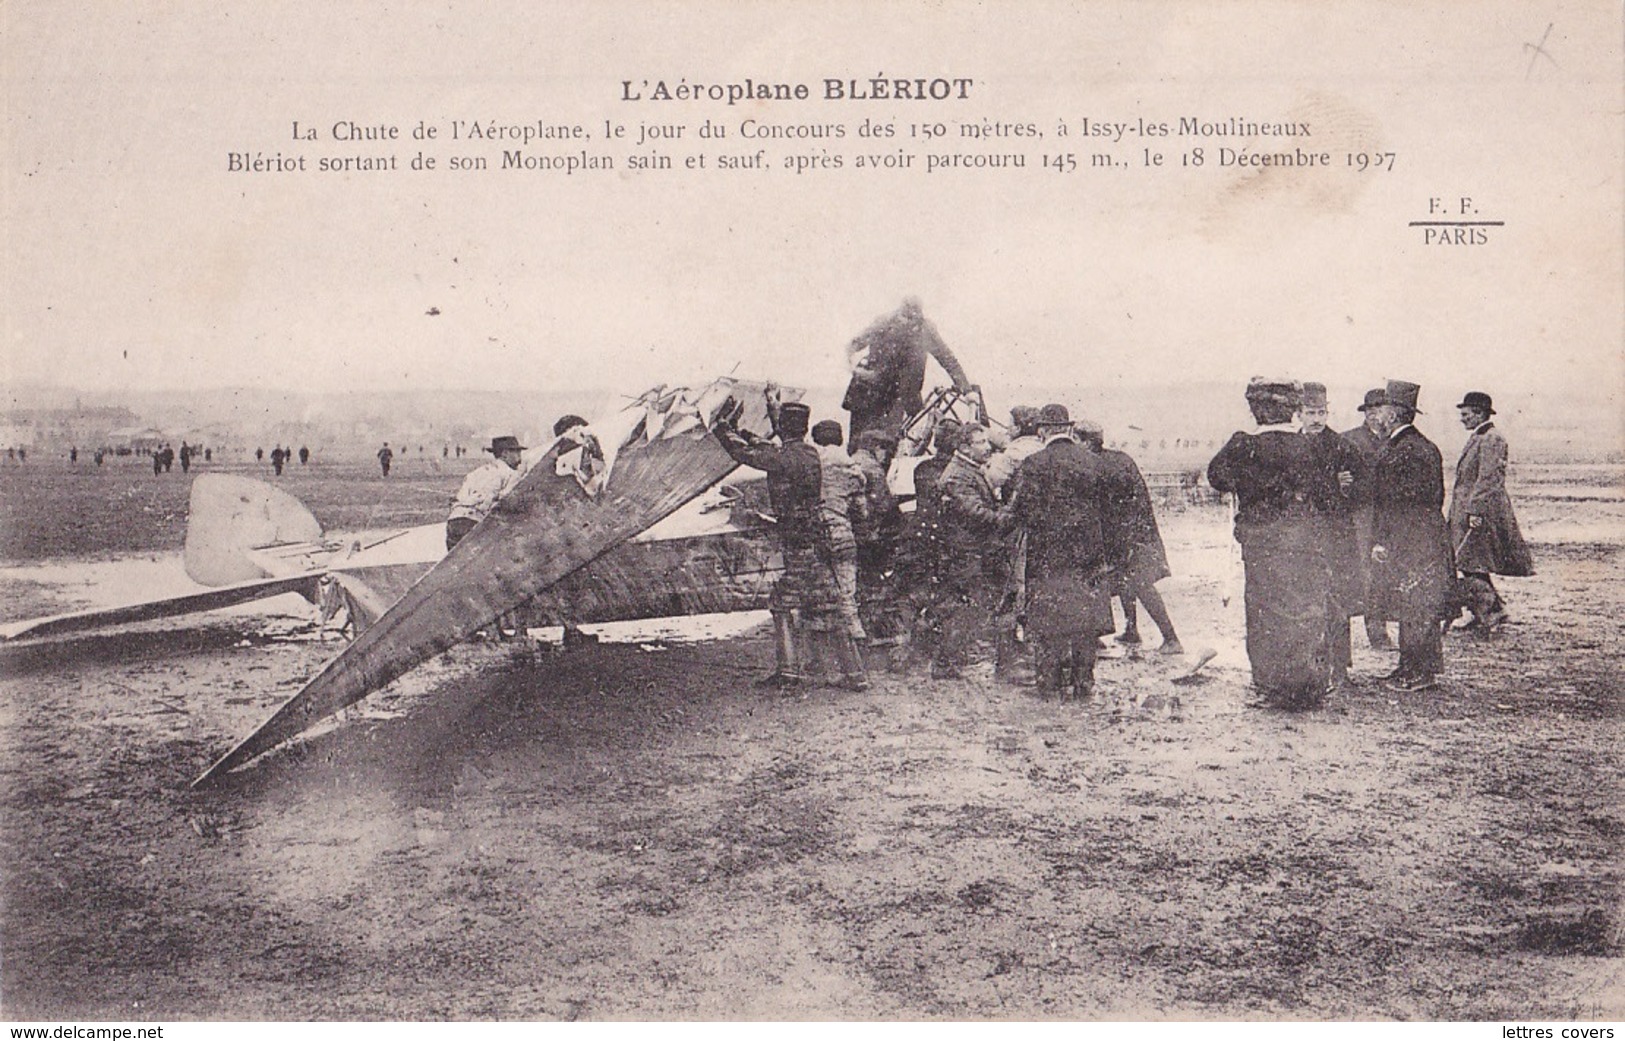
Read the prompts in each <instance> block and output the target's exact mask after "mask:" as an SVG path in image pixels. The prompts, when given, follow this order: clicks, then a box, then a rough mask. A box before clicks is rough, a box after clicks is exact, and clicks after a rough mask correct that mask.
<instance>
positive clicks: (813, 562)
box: [714, 389, 869, 690]
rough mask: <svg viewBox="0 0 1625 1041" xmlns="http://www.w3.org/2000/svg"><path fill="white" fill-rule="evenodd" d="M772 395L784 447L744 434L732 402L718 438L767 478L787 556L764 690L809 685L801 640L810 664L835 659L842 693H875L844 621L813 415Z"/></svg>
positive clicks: (773, 605)
mask: <svg viewBox="0 0 1625 1041" xmlns="http://www.w3.org/2000/svg"><path fill="white" fill-rule="evenodd" d="M776 394H777V391H776V390H772V389H770V390H769V391H768V403H767V404H768V415H769V417H770V418H771V419H772V421H773V428H774V432H775V433H776V434H777V435H778V441H779V443H778V444H773V443H772V442H770V441H765V440H762V439H760V438H758V437H756V436H755V435H753V434H751V433H750V432H749V431H745V430H741V429H739V427H738V426H737V420H738V415H739V411H740V409H741V408H742V406H740V405H739V403H738V402H735V401H733V400H732V399H729V401H728V402H727V403H726V404H725V405H724V407H723V409H722V412H721V418H720V419H719V421H718V422H717V424H716V426H715V428H714V432H715V434H716V436H717V439H718V440H719V441H721V443H722V447H723V449H724V450H725V451H727V453H728V454H729V455H730V456H732V457H733V458H734V460H735V461H737V462H739V463H742V464H744V465H745V466H749V467H751V468H753V469H756V470H762V471H764V472H765V473H766V474H767V494H768V499H769V501H770V502H771V504H772V509H773V517H774V519H775V521H776V522H777V524H776V530H777V533H778V536H779V547H780V549H781V550H782V551H783V555H784V574H783V575H782V576H781V577H780V578H779V580H778V582H776V583H775V584H774V586H773V592H772V594H771V597H770V599H769V602H768V608H769V610H770V611H771V613H772V616H773V641H774V644H773V647H774V659H775V664H774V668H773V671H772V673H770V674H769V675H768V676H767V677H765V678H764V679H763V680H762V681H761V682H762V685H764V686H776V687H790V686H795V685H797V684H800V683H801V682H802V681H803V680H804V679H806V674H805V672H803V668H802V654H801V643H800V642H798V637H801V638H802V639H803V640H804V642H805V645H806V647H807V650H808V656H809V657H822V656H823V655H824V654H825V653H826V652H827V653H828V655H829V656H831V657H833V658H834V663H835V665H836V668H837V669H838V670H839V672H840V676H841V678H840V682H841V685H842V686H845V687H848V688H851V689H854V690H861V689H864V688H866V687H867V686H868V685H869V681H868V678H867V676H866V675H865V673H864V669H863V660H862V659H861V658H860V657H859V656H858V648H857V644H855V643H854V642H853V640H852V635H851V633H850V631H849V630H848V621H847V619H846V617H845V616H844V615H843V612H842V609H841V605H842V599H841V591H840V587H839V585H838V584H837V579H836V574H835V554H834V548H833V546H832V545H831V543H830V536H829V528H828V526H827V525H826V524H825V522H824V516H823V512H822V490H823V475H822V466H821V464H820V462H819V458H818V450H817V449H816V448H814V447H813V446H812V445H810V444H808V443H807V441H806V438H807V428H808V425H809V420H810V419H811V418H812V417H811V411H810V410H809V409H808V408H807V406H806V405H804V404H802V403H801V402H799V401H787V402H785V403H783V404H782V405H781V404H779V403H778V399H777V397H776Z"/></svg>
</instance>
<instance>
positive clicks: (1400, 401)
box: [1385, 380, 1422, 415]
mask: <svg viewBox="0 0 1625 1041" xmlns="http://www.w3.org/2000/svg"><path fill="white" fill-rule="evenodd" d="M1385 393H1386V396H1387V398H1388V401H1387V404H1390V405H1398V406H1399V407H1400V408H1408V409H1410V410H1411V411H1412V412H1415V413H1416V414H1417V415H1421V414H1422V410H1421V409H1419V408H1417V407H1416V402H1417V401H1418V400H1419V399H1420V398H1421V396H1422V385H1421V384H1420V383H1406V382H1405V381H1404V380H1389V381H1388V390H1387V391H1386V392H1385Z"/></svg>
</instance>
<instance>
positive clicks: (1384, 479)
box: [1371, 380, 1456, 692]
mask: <svg viewBox="0 0 1625 1041" xmlns="http://www.w3.org/2000/svg"><path fill="white" fill-rule="evenodd" d="M1421 390H1422V388H1421V387H1420V386H1418V385H1417V384H1415V383H1406V382H1404V381H1403V380H1389V381H1388V387H1387V390H1386V395H1387V400H1386V403H1384V404H1383V405H1382V406H1381V407H1382V428H1383V429H1384V430H1385V431H1386V432H1387V435H1388V440H1387V442H1386V443H1385V444H1384V445H1383V449H1382V452H1381V454H1380V455H1378V456H1377V465H1376V468H1375V470H1374V471H1373V473H1372V481H1371V501H1372V506H1373V508H1374V515H1373V518H1372V526H1373V535H1372V539H1373V545H1372V547H1371V562H1372V565H1373V579H1372V590H1373V593H1374V594H1375V596H1376V600H1377V603H1378V605H1379V606H1380V607H1381V608H1382V609H1383V611H1384V613H1385V614H1386V615H1387V616H1388V617H1390V618H1395V619H1397V620H1398V621H1399V667H1398V668H1397V669H1395V670H1394V671H1393V673H1392V674H1391V675H1389V676H1388V677H1387V682H1388V685H1389V687H1390V688H1392V689H1394V690H1398V691H1402V692H1415V691H1422V690H1427V689H1429V688H1431V687H1434V686H1436V685H1437V684H1438V678H1439V673H1441V672H1443V671H1444V645H1443V642H1442V641H1441V639H1440V628H1439V626H1440V623H1441V622H1442V621H1443V620H1444V619H1446V618H1448V617H1449V615H1450V604H1451V601H1452V592H1453V587H1454V585H1455V576H1456V572H1455V567H1454V565H1453V564H1452V563H1451V555H1450V533H1449V530H1448V529H1447V528H1446V526H1445V521H1444V462H1443V459H1442V458H1441V456H1440V455H1439V448H1438V446H1437V445H1435V444H1434V443H1433V442H1432V441H1429V440H1428V439H1427V438H1426V437H1424V436H1423V434H1422V432H1421V431H1420V430H1418V429H1416V427H1415V426H1414V425H1413V423H1414V421H1415V419H1416V416H1417V414H1418V411H1419V410H1418V409H1417V407H1416V406H1417V401H1418V398H1419V396H1420V394H1421Z"/></svg>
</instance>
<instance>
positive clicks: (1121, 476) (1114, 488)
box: [1099, 448, 1171, 588]
mask: <svg viewBox="0 0 1625 1041" xmlns="http://www.w3.org/2000/svg"><path fill="white" fill-rule="evenodd" d="M1099 455H1100V460H1101V463H1102V464H1103V465H1104V467H1105V469H1106V473H1107V493H1106V513H1105V516H1104V517H1103V518H1102V533H1103V534H1104V535H1105V539H1106V558H1107V559H1108V560H1110V561H1111V562H1112V566H1113V567H1114V568H1117V569H1118V571H1119V573H1120V575H1119V577H1120V578H1121V579H1122V580H1123V581H1124V582H1125V583H1127V585H1128V586H1129V587H1130V588H1139V587H1144V586H1149V585H1154V584H1155V583H1157V582H1159V581H1161V580H1162V579H1164V578H1167V577H1168V576H1169V574H1170V573H1171V572H1170V571H1169V570H1168V551H1167V550H1166V549H1165V548H1164V547H1163V544H1162V531H1161V530H1160V529H1159V528H1158V527H1157V513H1156V509H1155V508H1154V507H1153V506H1152V503H1151V489H1150V488H1148V487H1146V483H1145V475H1144V474H1142V473H1141V472H1140V467H1139V464H1137V463H1135V461H1134V459H1133V457H1132V456H1130V455H1129V454H1128V453H1127V452H1119V451H1116V450H1114V449H1110V448H1108V449H1103V450H1102V451H1101V452H1100V453H1099Z"/></svg>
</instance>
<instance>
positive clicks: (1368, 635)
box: [1365, 607, 1394, 651]
mask: <svg viewBox="0 0 1625 1041" xmlns="http://www.w3.org/2000/svg"><path fill="white" fill-rule="evenodd" d="M1365 642H1366V643H1367V644H1368V645H1370V646H1371V647H1372V648H1374V649H1377V650H1384V651H1386V650H1391V649H1392V648H1393V646H1394V641H1393V640H1391V639H1389V638H1388V619H1386V618H1384V617H1383V616H1382V612H1381V611H1378V610H1376V609H1375V608H1371V607H1368V608H1366V612H1365Z"/></svg>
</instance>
